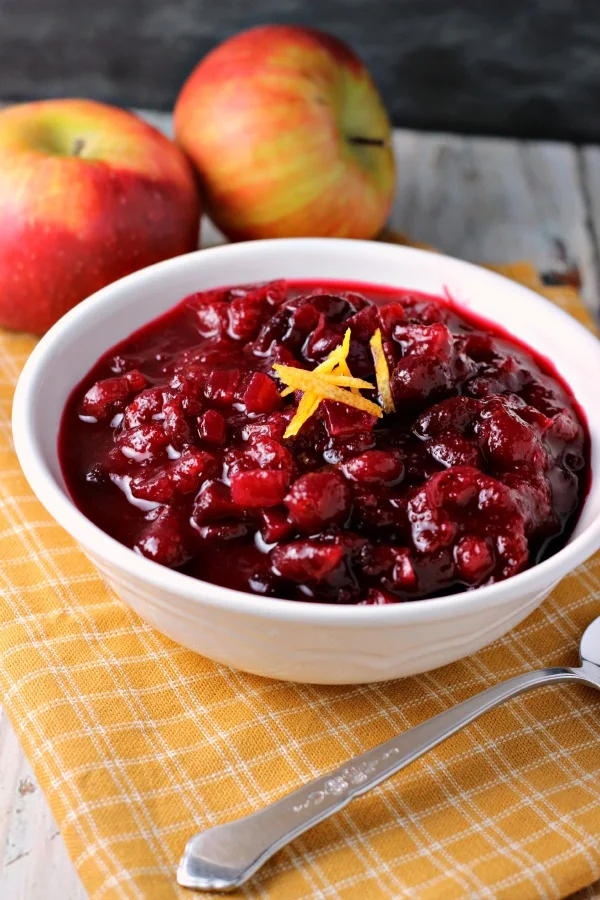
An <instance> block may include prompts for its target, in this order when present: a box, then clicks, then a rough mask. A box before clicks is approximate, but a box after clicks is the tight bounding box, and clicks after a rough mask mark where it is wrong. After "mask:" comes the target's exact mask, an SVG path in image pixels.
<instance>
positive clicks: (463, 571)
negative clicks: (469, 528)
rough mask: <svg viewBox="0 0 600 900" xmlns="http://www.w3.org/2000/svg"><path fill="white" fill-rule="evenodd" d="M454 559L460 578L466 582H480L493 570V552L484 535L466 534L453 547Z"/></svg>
mask: <svg viewBox="0 0 600 900" xmlns="http://www.w3.org/2000/svg"><path fill="white" fill-rule="evenodd" d="M454 561H455V563H456V568H457V571H458V574H459V576H460V578H462V580H463V581H466V582H467V583H468V584H481V582H482V581H484V580H485V579H486V578H487V577H488V575H491V574H492V572H493V570H494V563H495V560H494V554H493V551H492V549H491V547H490V545H489V543H488V541H487V540H486V539H485V538H484V537H477V535H473V534H467V535H465V536H464V537H463V538H461V539H460V540H459V541H458V543H457V544H456V546H455V548H454Z"/></svg>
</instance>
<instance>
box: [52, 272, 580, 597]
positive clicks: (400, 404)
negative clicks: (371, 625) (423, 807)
mask: <svg viewBox="0 0 600 900" xmlns="http://www.w3.org/2000/svg"><path fill="white" fill-rule="evenodd" d="M347 328H350V329H351V332H352V341H351V345H350V353H349V356H348V364H349V367H350V371H351V372H352V375H353V376H355V377H359V378H363V379H367V380H369V381H370V382H371V383H372V384H375V373H374V366H373V360H372V355H371V350H370V347H369V340H370V338H371V337H372V335H373V334H374V332H375V331H376V329H377V328H379V329H381V333H382V337H383V348H384V352H385V355H386V357H387V361H388V366H389V371H390V383H391V388H392V394H393V398H394V402H395V407H396V413H394V414H391V415H384V416H383V417H382V418H381V419H376V418H375V417H373V416H371V415H368V414H366V413H364V412H360V411H357V410H356V409H353V408H350V407H348V406H346V405H344V404H342V403H339V402H334V401H331V400H325V401H323V402H322V403H321V405H320V406H319V408H318V410H317V412H316V414H315V415H313V417H312V418H311V419H309V420H308V421H307V422H306V424H305V425H304V426H303V427H302V429H301V431H300V433H299V434H298V435H297V436H295V437H292V438H289V439H286V438H284V437H283V434H284V431H285V429H286V427H287V425H288V423H289V422H290V420H291V419H292V418H293V416H294V413H295V410H296V408H297V405H298V402H299V399H300V395H299V394H298V393H297V394H296V395H294V394H292V395H290V396H288V397H286V398H282V397H281V396H280V391H281V388H282V385H281V383H279V382H278V380H277V378H276V376H275V374H274V372H273V364H274V363H283V364H287V365H294V366H298V367H300V368H306V369H313V368H314V367H315V366H316V365H317V364H318V363H320V362H322V361H323V360H324V359H325V358H326V357H327V356H328V354H329V353H330V352H331V351H332V350H333V349H334V348H335V347H337V346H338V345H339V344H341V342H342V339H343V336H344V333H345V331H346V329H347ZM363 395H364V396H366V397H370V399H374V400H375V399H376V392H375V391H373V392H369V391H364V392H363ZM59 444H60V457H61V461H62V466H63V471H64V475H65V479H66V482H67V485H68V488H69V490H70V492H71V494H72V496H73V498H74V500H75V502H76V503H77V505H78V506H79V508H80V509H81V510H82V511H83V512H84V513H85V514H86V516H88V518H90V519H91V520H92V521H93V522H95V523H96V524H97V525H98V526H99V527H100V528H102V529H103V530H104V531H106V532H108V534H110V535H112V536H113V537H115V538H116V539H117V540H119V541H121V542H122V543H123V544H126V545H127V546H128V547H133V548H134V549H135V551H136V552H138V553H140V554H142V555H144V556H147V557H148V558H149V559H152V560H155V561H156V562H159V563H162V564H164V565H166V566H172V567H174V568H177V569H180V570H181V571H182V572H185V573H187V574H188V575H191V576H193V577H195V578H202V579H204V580H206V581H211V582H214V583H216V584H221V585H225V586H227V587H232V588H237V589H239V590H245V591H253V592H255V593H259V594H267V595H272V596H276V597H286V598H289V599H302V600H306V599H311V600H317V601H322V602H335V603H363V604H387V603H395V602H398V601H402V600H411V599H418V598H422V597H431V596H435V595H438V594H442V593H444V594H446V593H451V592H455V591H459V590H465V589H470V588H473V587H476V586H478V585H483V584H489V583H491V582H493V581H499V580H501V579H504V578H508V577H509V576H510V575H513V574H515V573H516V572H520V571H521V570H522V569H525V568H527V567H528V566H531V565H534V564H535V563H537V562H539V561H540V560H541V559H542V558H544V557H545V556H548V555H549V554H551V553H553V552H555V551H556V550H557V549H558V548H559V547H560V546H562V544H563V543H564V541H565V540H566V537H567V536H568V533H569V531H570V530H571V528H572V526H573V523H574V520H575V517H576V515H577V512H578V509H579V507H580V504H581V501H582V498H583V495H584V493H585V485H586V477H587V473H586V469H587V463H586V457H587V437H586V433H585V430H584V427H583V426H582V423H581V420H580V418H579V417H578V415H577V412H576V405H575V403H574V400H573V398H572V397H571V396H570V394H569V392H568V389H567V388H566V387H565V386H564V384H562V383H561V382H560V380H559V378H558V376H557V375H556V373H555V372H553V371H552V369H551V366H550V365H549V364H548V363H547V362H546V361H544V360H542V359H540V358H538V357H536V356H535V355H534V354H533V353H532V352H531V351H530V350H528V349H527V348H525V347H523V346H521V345H519V344H517V343H516V341H514V340H513V339H512V338H510V337H509V336H508V335H506V334H504V333H502V332H501V331H500V330H499V329H497V328H495V327H491V326H490V325H489V324H488V323H483V322H481V321H479V320H477V319H476V318H474V317H473V316H472V315H471V314H470V313H469V314H467V313H465V312H464V311H463V310H460V311H459V310H458V309H457V308H456V307H454V306H453V305H452V304H451V303H448V302H447V301H445V300H442V299H439V298H434V297H427V296H424V295H416V294H408V293H403V292H401V291H397V290H392V289H387V288H374V287H367V286H365V285H350V284H337V283H336V284H333V283H326V284H323V283H320V284H314V283H308V282H296V283H286V282H283V281H277V282H272V283H269V284H264V285H251V286H248V287H235V288H223V289H219V290H213V291H208V292H205V293H198V294H194V295H192V296H191V297H188V298H187V299H186V300H184V301H183V302H182V303H180V304H179V305H178V306H176V307H175V308H174V309H172V310H171V311H170V312H168V313H166V314H165V315H164V316H162V317H161V318H159V319H157V320H156V321H154V322H151V323H150V324H149V325H147V326H146V327H144V328H142V329H141V330H140V331H138V332H136V333H135V334H133V335H131V336H130V337H129V338H127V339H126V340H125V341H123V342H122V343H120V344H119V345H118V346H117V347H115V348H114V349H113V350H111V351H110V352H109V353H107V354H106V355H105V356H104V357H103V358H102V359H101V360H100V361H99V362H98V363H97V364H96V365H95V366H94V368H93V369H92V371H91V372H90V373H89V375H88V376H87V377H86V378H85V379H84V381H83V382H82V383H81V384H80V385H78V386H77V388H76V389H75V390H74V391H73V394H72V396H71V398H70V399H69V402H68V404H67V407H66V410H65V413H64V418H63V422H62V427H61V433H60V438H59Z"/></svg>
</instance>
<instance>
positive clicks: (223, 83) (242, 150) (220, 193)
mask: <svg viewBox="0 0 600 900" xmlns="http://www.w3.org/2000/svg"><path fill="white" fill-rule="evenodd" d="M175 137H176V140H177V142H178V143H179V145H180V146H181V147H182V148H183V149H184V150H185V151H186V153H187V154H188V156H189V157H190V158H191V160H192V161H193V163H194V164H195V166H196V168H197V170H198V173H199V175H200V180H201V183H202V187H203V192H204V196H205V199H206V202H207V206H208V212H209V215H210V216H211V218H212V219H213V221H214V222H215V224H216V225H217V226H218V227H219V228H220V229H221V230H222V231H223V232H224V233H225V234H226V235H227V236H228V237H229V238H231V239H232V240H247V239H252V238H272V237H294V236H325V237H332V236H338V237H350V238H372V237H374V236H375V235H377V234H378V232H379V231H380V230H381V228H382V227H383V225H384V223H385V220H386V218H387V215H388V213H389V210H390V206H391V203H392V199H393V193H394V182H395V167H394V155H393V150H392V146H391V126H390V121H389V118H388V115H387V113H386V110H385V107H384V106H383V103H382V100H381V98H380V96H379V94H378V92H377V89H376V88H375V85H374V84H373V81H372V79H371V76H370V75H369V73H368V71H367V70H366V68H365V66H364V65H363V63H362V62H361V61H360V60H359V59H358V57H357V56H355V54H354V53H353V52H352V51H351V50H350V49H349V48H348V47H347V46H346V45H345V44H343V43H342V42H341V41H339V40H337V39H336V38H334V37H331V36H329V35H327V34H323V33H321V32H319V31H313V30H312V29H308V28H300V27H297V26H288V25H267V26H261V27H258V28H252V29H250V30H249V31H245V32H243V33H241V34H239V35H236V36H235V37H233V38H230V39H229V40H227V41H225V42H224V43H223V44H221V45H220V46H218V47H217V48H216V49H214V50H212V51H211V52H210V53H209V54H208V55H207V56H206V57H205V58H204V59H203V60H202V61H201V62H200V63H199V65H198V66H197V67H196V69H195V70H194V71H193V72H192V74H191V75H190V76H189V78H188V80H187V81H186V83H185V84H184V86H183V88H182V91H181V93H180V95H179V97H178V99H177V104H176V107H175Z"/></svg>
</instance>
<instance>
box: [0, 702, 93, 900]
mask: <svg viewBox="0 0 600 900" xmlns="http://www.w3.org/2000/svg"><path fill="white" fill-rule="evenodd" d="M0 773H1V776H0V838H1V840H2V846H3V866H2V873H1V875H0V897H2V898H3V900H85V898H86V896H87V894H86V892H85V890H84V888H83V885H82V884H81V882H80V881H79V878H78V876H77V873H76V872H75V869H74V868H73V865H72V863H71V860H70V859H69V856H68V854H67V850H66V847H65V844H64V841H63V839H62V837H61V835H60V832H59V831H58V828H57V826H56V823H55V821H54V818H53V816H52V813H51V812H50V809H49V808H48V804H47V802H46V798H45V797H44V795H43V793H42V791H41V790H40V787H39V785H38V783H37V781H36V779H35V777H34V775H33V772H32V771H31V768H30V766H29V763H28V762H27V760H26V759H25V756H24V755H23V751H22V750H21V747H20V745H19V742H18V739H17V737H16V735H15V733H14V731H13V729H12V726H11V725H10V723H9V721H8V719H7V717H6V715H4V714H2V713H1V712H0Z"/></svg>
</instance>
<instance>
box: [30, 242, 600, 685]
mask: <svg viewBox="0 0 600 900" xmlns="http://www.w3.org/2000/svg"><path fill="white" fill-rule="evenodd" d="M281 277H284V278H285V277H287V278H315V279H320V278H323V279H327V278H328V279H346V280H349V281H363V282H367V283H371V284H382V285H395V286H398V287H403V288H409V289H415V290H420V291H425V292H429V293H434V294H440V293H445V292H448V293H449V294H450V295H451V296H452V297H453V298H454V299H456V300H457V301H458V302H460V303H461V304H463V305H464V306H465V307H468V308H469V309H472V310H474V311H475V312H477V313H479V314H481V315H482V316H484V317H486V318H487V319H490V320H492V321H494V322H497V323H499V324H500V325H501V326H504V327H505V328H506V329H508V331H510V332H511V333H512V334H514V335H515V336H516V337H518V338H521V339H522V340H524V341H525V342H526V343H527V344H529V345H530V346H531V347H533V348H534V349H536V350H538V351H540V352H541V353H543V354H544V355H545V356H546V357H548V358H549V359H551V360H552V361H553V362H554V364H555V365H556V367H557V369H558V371H559V372H560V373H561V375H563V376H564V378H565V379H566V380H567V382H568V383H569V384H570V386H571V388H572V389H573V391H574V393H575V396H576V397H577V399H578V401H579V403H580V404H581V406H582V407H583V409H584V411H585V413H586V415H587V417H588V423H589V427H590V432H591V438H592V470H593V472H595V473H600V343H599V342H598V341H597V340H596V339H595V338H594V337H593V336H592V335H591V334H590V333H589V332H588V331H587V330H586V329H585V328H583V326H581V325H579V324H578V323H577V322H576V321H575V320H574V319H572V318H571V317H569V316H568V315H567V314H566V313H564V312H562V311H561V310H560V309H558V308H556V307H554V306H552V305H551V304H550V303H549V302H548V301H546V300H544V299H543V298H542V297H540V296H538V295H537V294H535V293H532V292H531V291H529V290H527V289H526V288H524V287H521V286H520V285H518V284H515V283H514V282H512V281H509V280H507V279H505V278H502V277H501V276H499V275H495V274H493V273H492V272H488V271H486V270H484V269H480V268H478V267H477V266H473V265H470V264H469V263H465V262H461V261H459V260H456V259H450V258H448V257H446V256H441V255H438V254H433V253H427V252H425V251H422V250H413V249H409V248H405V247H396V246H391V245H386V244H378V243H370V242H365V241H350V240H334V239H291V240H269V241H256V242H252V243H245V244H234V245H230V246H225V247H217V248H214V249H211V250H201V251H199V252H197V253H191V254H189V255H187V256H180V257H178V258H176V259H172V260H169V261H167V262H162V263H158V265H155V266H151V267H150V268H148V269H144V270H143V271H140V272H136V273H135V274H133V275H129V276H128V277H127V278H123V279H122V280H121V281H117V282H115V283H114V284H111V285H110V286H109V287H106V288H104V289H103V290H101V291H99V292H98V293H97V294H95V295H94V296H93V297H90V298H89V299H88V300H86V301H85V302H84V303H82V304H81V305H79V306H77V307H76V308H75V309H74V310H72V311H71V312H70V313H68V314H67V315H66V316H64V318H62V319H61V321H60V322H58V324H57V325H55V326H54V328H52V330H51V331H50V332H49V333H48V334H47V335H46V336H45V337H44V338H43V339H42V341H41V342H40V343H39V345H38V346H37V347H36V349H35V350H34V352H33V353H32V355H31V357H30V359H29V360H28V362H27V364H26V366H25V369H24V371H23V374H22V375H21V378H20V380H19V384H18V387H17V391H16V395H15V403H14V412H13V431H14V439H15V444H16V449H17V453H18V456H19V460H20V462H21V465H22V467H23V471H24V472H25V475H26V477H27V479H28V481H29V483H30V485H31V487H32V488H33V490H34V492H35V493H36V495H37V496H38V498H39V499H40V500H41V502H42V503H43V504H44V506H45V507H46V509H47V510H48V511H49V512H50V513H51V515H52V516H53V517H54V518H55V519H56V521H57V522H59V523H60V524H61V525H62V526H63V527H64V528H65V529H66V530H67V531H68V532H69V534H71V535H72V536H73V537H74V538H75V539H76V540H77V541H78V542H79V543H80V544H81V546H82V547H83V549H84V550H85V552H86V553H87V554H88V556H89V557H90V558H91V559H92V560H93V561H94V563H95V564H96V565H97V567H98V569H99V570H100V572H101V573H102V574H103V575H104V577H105V578H106V580H107V581H108V582H109V584H111V585H112V586H113V587H114V589H115V590H116V592H117V593H118V594H119V595H120V596H121V597H122V598H123V600H124V601H125V602H126V603H128V604H130V606H131V607H132V608H133V609H134V610H135V611H136V612H137V613H139V615H140V616H141V617H142V618H144V619H146V620H147V621H148V622H150V623H151V624H152V625H153V626H155V627H156V628H157V629H159V631H162V632H163V633H164V634H166V635H168V636H169V637H171V638H173V640H175V641H177V642H179V643H180V644H184V645H185V646H187V647H190V648H191V649H193V650H196V651H198V653H202V654H203V655H204V656H208V657H210V658H211V659H214V660H217V661H219V662H222V663H226V664H227V665H231V666H235V667H237V668H239V669H244V670H246V671H248V672H254V673H257V674H260V675H267V676H270V677H273V678H282V679H287V680H291V681H300V682H313V683H321V684H340V683H342V684H348V683H361V682H370V681H380V680H384V679H390V678H398V677H399V676H403V675H413V674H416V673H418V672H424V671H427V670H429V669H433V668H436V667H437V666H442V665H444V664H446V663H450V662H453V661H454V660H456V659H460V658H461V657H463V656H466V655H468V654H470V653H473V652H474V651H476V650H478V649H479V648H480V647H483V646H485V645H486V644H488V643H490V642H491V641H493V640H495V639H496V638H499V637H500V636H501V635H503V634H504V633H505V632H507V631H508V630H509V629H510V628H513V627H514V626H515V625H517V624H518V623H519V622H520V621H521V620H522V619H524V618H525V616H527V615H529V613H530V612H532V610H534V609H535V608H536V607H537V606H538V605H539V604H540V603H541V602H542V600H543V599H544V597H545V596H546V595H547V594H548V592H549V591H550V590H551V588H552V587H553V586H554V585H555V584H556V583H557V582H558V581H560V579H561V578H562V577H563V576H564V575H566V574H567V573H568V572H570V571H571V570H572V569H573V568H574V567H575V566H576V565H578V564H579V563H581V562H583V561H584V560H585V559H586V558H587V557H588V556H590V555H591V554H592V553H593V552H594V551H595V550H596V549H598V547H599V546H600V478H598V477H596V478H595V479H594V481H593V484H592V487H591V490H590V492H589V494H588V497H587V499H586V501H585V505H584V508H583V511H582V513H581V517H580V519H579V523H578V525H577V528H576V529H575V532H574V534H573V535H572V537H571V539H570V541H569V543H568V544H567V546H565V547H564V548H563V549H562V550H560V551H559V552H558V553H556V554H555V555H554V556H552V557H551V558H550V559H548V560H546V561H545V562H542V563H541V564H540V565H538V566H534V567H533V568H531V569H528V570H527V571H525V572H522V573H521V574H519V575H516V576H514V577H513V578H510V579H508V580H507V581H504V582H500V583H498V584H493V585H490V586H489V587H483V588H479V589H478V590H475V591H471V592H468V593H462V594H455V595H452V596H448V597H442V598H436V599H434V600H418V601H415V602H409V603H399V604H397V605H391V606H383V607H368V606H329V605H325V604H313V603H304V602H293V601H287V600H276V599H273V598H269V597H261V596H257V595H254V594H246V593H241V592H238V591H233V590H229V589H227V588H223V587H217V586H216V585H213V584H209V583H207V582H203V581H197V580H195V579H192V578H190V577H188V576H186V575H182V574H181V573H179V572H175V571H171V570H169V569H167V568H164V567H162V566H159V565H157V564H156V563H153V562H150V561H149V560H147V559H143V558H141V557H140V556H138V555H136V554H135V553H133V552H132V551H131V550H129V549H128V548H126V547H124V546H123V545H122V544H120V543H118V542H117V541H115V540H114V539H113V538H111V537H109V536H108V535H107V534H105V533H104V532H103V531H101V530H100V529H99V528H97V527H96V525H94V524H92V522H90V521H89V520H88V519H87V518H86V517H85V516H84V515H83V514H82V513H81V512H79V510H78V509H77V508H76V506H75V505H74V504H73V502H72V501H71V499H70V497H69V495H68V493H67V491H66V489H65V484H64V481H63V477H62V475H61V471H60V466H59V463H58V457H57V435H58V428H59V422H60V418H61V413H62V411H63V408H64V405H65V402H66V400H67V397H68V395H69V393H70V391H71V389H72V388H73V386H74V385H75V384H76V383H77V382H78V381H80V380H81V379H82V378H83V377H84V376H85V375H86V373H87V372H88V371H89V369H90V368H91V366H92V364H93V363H94V361H95V360H96V359H98V357H99V356H100V355H101V354H103V353H104V352H105V351H106V350H107V349H108V348H110V347H112V346H113V345H114V344H116V343H117V342H119V341H121V340H122V339H123V338H125V337H126V336H127V335H128V334H130V332H132V331H133V330H134V329H136V328H138V327H139V326H141V325H143V324H144V323H146V322H148V321H149V320H150V319H153V318H154V317H155V316H157V315H159V314H160V313H162V312H164V311H165V310H167V309H169V307H171V306H172V305H173V304H175V303H176V302H177V301H178V300H181V299H182V298H183V297H185V296H186V295H187V294H190V293H192V292H193V291H198V290H205V289H207V288H212V287H216V286H220V285H226V284H236V283H238V284H239V283H244V282H246V283H247V282H255V281H265V280H268V279H272V278H281Z"/></svg>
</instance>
